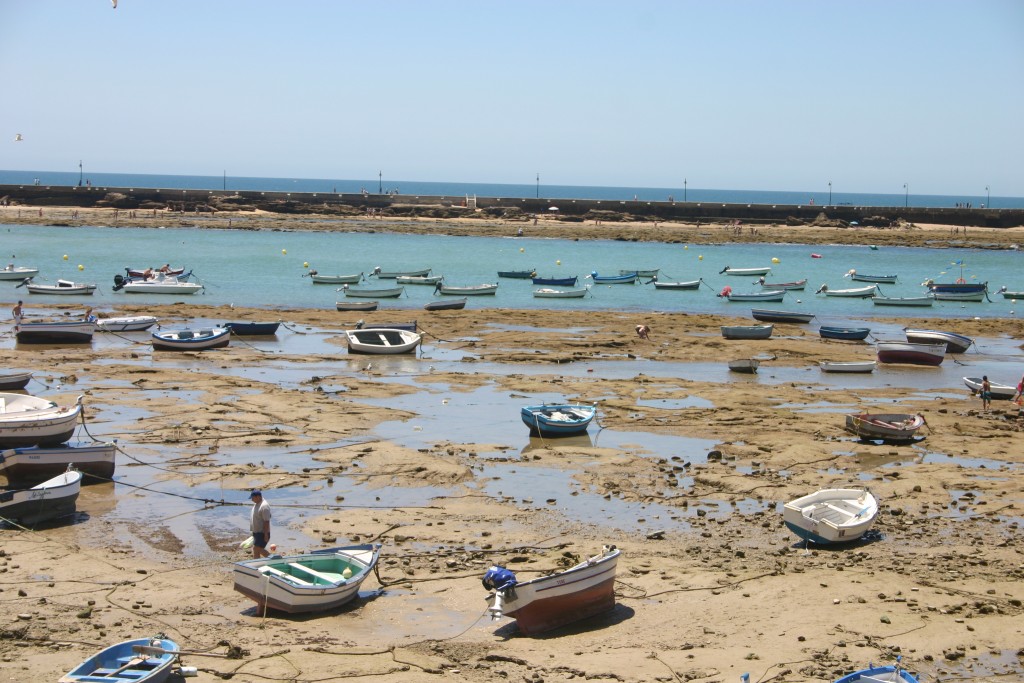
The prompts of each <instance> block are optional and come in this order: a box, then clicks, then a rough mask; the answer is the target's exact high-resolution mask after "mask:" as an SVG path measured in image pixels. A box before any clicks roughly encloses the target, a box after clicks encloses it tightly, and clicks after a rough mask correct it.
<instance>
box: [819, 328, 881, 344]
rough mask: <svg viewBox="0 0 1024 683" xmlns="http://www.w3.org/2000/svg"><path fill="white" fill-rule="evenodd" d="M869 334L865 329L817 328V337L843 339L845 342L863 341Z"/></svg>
mask: <svg viewBox="0 0 1024 683" xmlns="http://www.w3.org/2000/svg"><path fill="white" fill-rule="evenodd" d="M869 334H871V330H870V329H869V328H867V327H832V326H830V325H822V326H821V327H819V328H818V335H819V336H820V337H821V338H822V339H843V340H846V341H863V340H865V339H867V338H868V335H869Z"/></svg>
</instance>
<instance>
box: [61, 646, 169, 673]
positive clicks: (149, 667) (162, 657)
mask: <svg viewBox="0 0 1024 683" xmlns="http://www.w3.org/2000/svg"><path fill="white" fill-rule="evenodd" d="M136 648H155V649H156V650H158V651H160V652H158V653H154V654H139V650H137V649H136ZM179 650H180V648H179V647H178V644H177V643H175V642H174V641H173V640H168V639H167V638H160V639H156V638H137V639H135V640H126V641H124V642H121V643H117V644H116V645H111V646H110V647H108V648H106V649H104V650H102V651H101V652H99V653H98V654H95V655H93V656H91V657H89V658H88V659H86V660H85V661H84V662H82V663H81V664H79V665H78V666H77V667H75V668H74V669H72V670H71V671H69V672H68V673H66V674H64V675H63V676H61V677H60V680H59V681H58V683H86V682H89V683H94V682H96V681H111V683H127V682H128V681H138V682H139V683H163V682H164V681H166V680H167V679H168V677H169V676H170V674H171V669H172V668H173V667H174V665H175V663H176V662H177V660H178V655H177V652H178V651H179ZM164 651H166V652H164ZM142 652H143V653H145V650H143V651H142ZM137 657H145V660H144V661H143V662H140V663H139V665H138V666H135V667H128V668H123V667H124V666H125V664H127V663H128V662H130V661H132V660H133V659H135V658H137ZM115 672H120V673H119V674H118V673H115Z"/></svg>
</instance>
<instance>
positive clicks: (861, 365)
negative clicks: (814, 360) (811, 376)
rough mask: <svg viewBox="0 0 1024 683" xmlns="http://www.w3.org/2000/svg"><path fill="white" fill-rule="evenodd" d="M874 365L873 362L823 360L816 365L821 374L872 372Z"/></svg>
mask: <svg viewBox="0 0 1024 683" xmlns="http://www.w3.org/2000/svg"><path fill="white" fill-rule="evenodd" d="M875 365H876V363H875V361H873V360H852V361H834V360H823V361H821V362H820V363H818V366H819V367H820V368H821V371H822V372H874V371H875Z"/></svg>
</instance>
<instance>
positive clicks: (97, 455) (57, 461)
mask: <svg viewBox="0 0 1024 683" xmlns="http://www.w3.org/2000/svg"><path fill="white" fill-rule="evenodd" d="M116 453H117V442H116V441H106V442H100V441H97V442H88V443H84V444H75V445H71V444H58V445H56V446H29V447H24V448H8V449H5V450H3V451H0V474H3V475H4V476H5V477H7V480H8V481H11V482H14V481H16V482H18V483H26V482H30V483H36V482H40V481H44V480H46V479H49V478H51V477H55V476H57V475H58V474H60V473H61V472H65V471H67V469H68V466H69V465H74V468H75V469H76V470H78V471H79V472H81V473H82V475H83V479H82V483H90V482H94V481H110V480H111V479H112V478H113V476H114V457H115V455H116Z"/></svg>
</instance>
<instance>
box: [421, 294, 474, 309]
mask: <svg viewBox="0 0 1024 683" xmlns="http://www.w3.org/2000/svg"><path fill="white" fill-rule="evenodd" d="M465 307H466V297H462V298H461V299H447V300H441V301H428V302H427V303H425V304H423V310H425V311H459V310H462V309H463V308H465Z"/></svg>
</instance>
